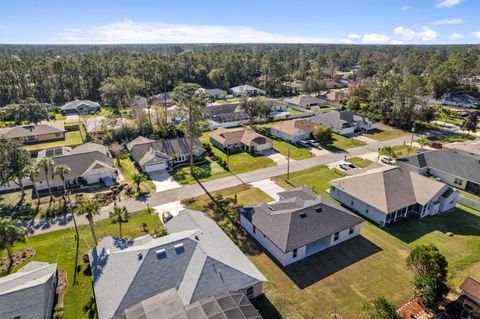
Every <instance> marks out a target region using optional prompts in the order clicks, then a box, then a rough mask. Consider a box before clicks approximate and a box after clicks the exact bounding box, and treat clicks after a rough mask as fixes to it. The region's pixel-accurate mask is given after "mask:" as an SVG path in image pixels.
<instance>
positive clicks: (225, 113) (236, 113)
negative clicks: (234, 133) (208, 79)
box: [204, 103, 249, 123]
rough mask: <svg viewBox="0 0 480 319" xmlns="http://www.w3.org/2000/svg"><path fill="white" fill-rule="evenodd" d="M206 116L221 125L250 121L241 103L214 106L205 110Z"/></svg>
mask: <svg viewBox="0 0 480 319" xmlns="http://www.w3.org/2000/svg"><path fill="white" fill-rule="evenodd" d="M204 112H205V115H206V116H207V117H208V118H209V119H211V120H213V121H215V122H219V123H224V122H235V121H243V120H248V118H249V117H248V115H247V113H245V112H244V111H243V110H242V109H241V108H240V104H239V103H225V104H214V105H209V106H207V107H206V108H204Z"/></svg>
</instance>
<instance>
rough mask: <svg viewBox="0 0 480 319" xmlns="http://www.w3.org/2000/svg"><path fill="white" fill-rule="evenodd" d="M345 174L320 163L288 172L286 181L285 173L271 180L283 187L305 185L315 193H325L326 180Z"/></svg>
mask: <svg viewBox="0 0 480 319" xmlns="http://www.w3.org/2000/svg"><path fill="white" fill-rule="evenodd" d="M345 176H346V174H345V173H343V172H341V171H339V170H337V169H330V168H328V167H327V166H325V165H320V166H315V167H311V168H308V169H304V170H301V171H297V172H293V173H290V179H289V180H288V181H286V178H287V175H286V174H285V175H281V176H277V177H274V178H273V181H275V183H277V184H278V185H280V186H281V187H283V188H285V189H289V188H294V187H299V186H307V187H308V188H310V189H311V190H313V191H314V192H316V193H319V194H323V195H326V194H327V189H328V188H329V186H328V182H330V181H331V180H334V179H336V178H341V177H345Z"/></svg>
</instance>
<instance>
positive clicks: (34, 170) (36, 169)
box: [25, 161, 40, 204]
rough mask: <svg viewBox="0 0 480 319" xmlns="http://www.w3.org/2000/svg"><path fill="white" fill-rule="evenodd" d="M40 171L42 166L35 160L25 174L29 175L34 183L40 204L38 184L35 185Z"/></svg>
mask: <svg viewBox="0 0 480 319" xmlns="http://www.w3.org/2000/svg"><path fill="white" fill-rule="evenodd" d="M38 173H40V168H39V167H38V165H37V164H36V163H35V162H33V161H32V162H31V163H30V165H28V166H27V167H26V168H25V174H26V175H27V176H28V178H30V181H31V182H32V185H33V190H34V191H35V196H37V200H38V204H40V195H39V194H38V189H37V186H35V178H37V176H38Z"/></svg>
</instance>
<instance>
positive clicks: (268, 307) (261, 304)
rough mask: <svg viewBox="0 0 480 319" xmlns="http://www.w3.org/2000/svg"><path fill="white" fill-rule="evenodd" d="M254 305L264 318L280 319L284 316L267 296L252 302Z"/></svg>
mask: <svg viewBox="0 0 480 319" xmlns="http://www.w3.org/2000/svg"><path fill="white" fill-rule="evenodd" d="M252 305H253V306H254V307H255V308H256V309H258V312H260V315H261V316H262V318H269V319H280V318H282V316H281V315H280V313H279V312H278V310H277V308H275V306H274V305H273V304H272V303H271V302H270V300H268V298H267V296H265V295H261V296H259V297H257V298H255V299H253V300H252Z"/></svg>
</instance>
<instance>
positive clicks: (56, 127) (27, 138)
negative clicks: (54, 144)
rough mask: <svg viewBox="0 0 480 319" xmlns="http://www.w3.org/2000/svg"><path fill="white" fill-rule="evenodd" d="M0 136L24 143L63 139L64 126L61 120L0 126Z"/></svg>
mask: <svg viewBox="0 0 480 319" xmlns="http://www.w3.org/2000/svg"><path fill="white" fill-rule="evenodd" d="M0 137H3V138H5V139H16V140H19V141H21V142H23V143H24V144H29V143H37V142H47V141H54V140H63V139H65V128H64V126H63V123H62V122H43V123H39V124H29V125H22V126H13V127H6V128H0Z"/></svg>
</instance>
